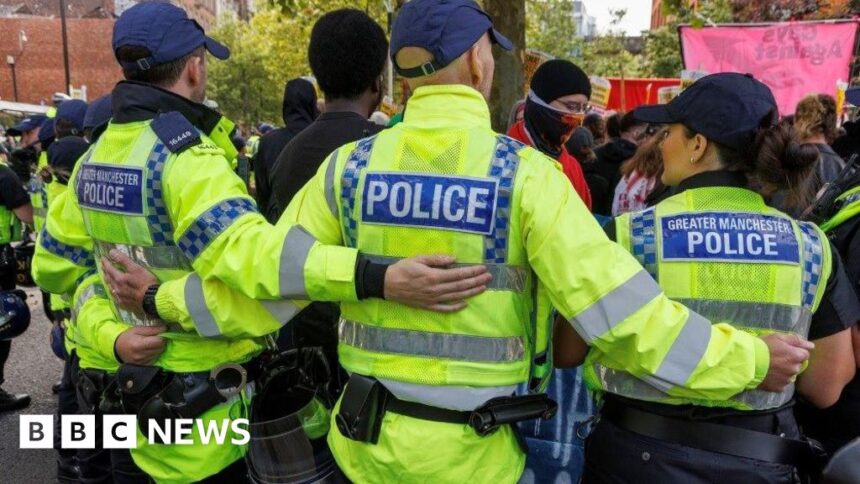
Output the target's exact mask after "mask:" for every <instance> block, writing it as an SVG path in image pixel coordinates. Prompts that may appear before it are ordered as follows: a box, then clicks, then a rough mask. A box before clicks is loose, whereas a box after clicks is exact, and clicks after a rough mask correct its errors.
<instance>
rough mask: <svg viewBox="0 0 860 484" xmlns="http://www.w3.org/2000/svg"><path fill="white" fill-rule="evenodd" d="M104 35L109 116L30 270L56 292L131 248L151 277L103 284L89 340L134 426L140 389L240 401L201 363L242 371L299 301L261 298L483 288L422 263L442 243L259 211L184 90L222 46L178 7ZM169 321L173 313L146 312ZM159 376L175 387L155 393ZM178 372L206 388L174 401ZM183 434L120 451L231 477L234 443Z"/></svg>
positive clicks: (214, 416)
mask: <svg viewBox="0 0 860 484" xmlns="http://www.w3.org/2000/svg"><path fill="white" fill-rule="evenodd" d="M168 31H169V33H170V35H167V32H168ZM113 45H114V50H115V53H116V56H117V59H118V61H119V62H120V64H121V65H122V67H123V72H124V75H125V77H126V78H127V79H128V81H125V82H121V83H119V84H118V85H117V87H116V88H115V89H114V91H113V93H112V106H113V118H112V122H111V124H110V125H109V126H108V128H107V129H106V130H105V132H104V133H103V134H102V136H101V138H99V140H98V142H97V143H96V144H95V145H94V146H93V147H92V148H91V149H90V150H89V151H88V152H87V154H86V155H85V156H84V157H83V158H82V160H81V161H80V162H79V164H78V166H77V167H76V169H75V171H74V173H73V174H72V177H71V179H70V185H71V186H73V187H74V191H68V192H66V193H64V194H61V195H60V196H59V197H58V198H57V199H56V200H55V201H54V203H52V204H51V207H50V216H49V217H48V220H47V224H46V227H45V230H43V231H42V232H41V233H40V235H39V241H38V247H37V250H36V255H35V260H36V262H37V265H38V267H39V270H38V271H36V274H35V276H36V277H35V278H36V281H37V282H38V283H39V284H40V286H42V287H43V288H46V289H48V290H50V291H52V292H57V293H65V292H69V291H71V290H72V289H73V288H75V287H77V285H78V284H79V282H80V281H81V280H83V279H84V278H85V277H86V276H87V275H88V272H89V271H91V270H92V269H93V268H95V267H97V268H98V271H99V273H100V275H101V276H102V277H101V279H102V280H104V277H105V274H108V273H110V272H111V271H113V268H112V267H110V266H111V265H112V264H114V263H118V264H122V263H125V262H131V260H132V259H131V258H134V260H136V261H137V262H139V263H141V264H142V265H143V266H145V267H146V268H147V269H149V270H151V271H152V272H154V273H155V276H157V279H156V283H154V284H151V285H149V287H148V288H146V290H145V291H143V292H145V294H143V293H141V294H140V296H142V299H143V304H142V307H141V306H138V307H137V308H136V311H129V310H125V309H122V308H121V307H119V305H117V304H114V303H116V302H117V299H116V298H117V296H116V295H115V294H114V293H109V297H110V300H111V301H110V302H111V303H112V307H113V309H114V311H113V312H114V315H115V318H116V320H117V321H121V323H122V326H121V327H122V328H123V330H122V331H118V332H117V331H115V329H116V328H115V327H114V328H113V329H104V330H99V331H97V334H98V341H99V343H100V350H101V351H104V345H109V346H110V350H113V349H114V348H115V351H116V355H117V356H118V357H119V359H120V362H121V363H125V364H124V365H122V366H121V367H120V369H119V370H118V372H117V380H118V383H119V384H120V385H121V386H122V388H123V401H122V403H123V406H124V411H125V412H126V413H133V414H135V413H137V414H139V416H140V417H141V419H140V420H141V422H143V423H144V426H145V429H144V430H147V429H148V421H149V419H148V418H147V417H148V416H154V417H156V418H162V417H163V416H164V415H163V414H160V413H158V414H150V413H145V412H150V411H152V412H156V411H157V409H164V408H168V407H166V406H154V405H146V406H144V405H143V404H144V403H146V402H150V400H149V399H150V398H156V397H157V398H158V400H157V401H159V402H162V403H179V402H180V401H181V403H183V404H185V405H186V406H185V407H184V408H188V409H193V410H187V412H191V413H183V414H181V416H184V417H188V418H199V419H201V421H202V425H204V426H207V425H208V424H209V423H210V422H211V423H213V424H215V425H219V424H220V423H221V422H222V421H223V420H224V419H226V418H228V417H233V418H235V417H240V416H243V415H246V411H247V403H248V395H246V392H245V387H244V386H242V385H237V386H235V387H233V389H234V390H235V391H231V392H228V393H227V394H225V393H222V392H220V391H216V390H214V381H213V378H212V377H210V375H211V374H212V373H213V370H215V372H214V373H215V374H216V375H217V374H218V373H219V372H220V371H221V370H224V371H233V372H235V371H239V370H236V366H237V364H244V365H245V367H243V369H242V370H241V371H242V372H247V371H252V366H253V365H252V364H251V362H252V360H253V358H254V357H255V355H257V354H259V352H260V351H261V350H262V348H263V344H262V341H261V340H260V338H259V337H260V336H262V335H265V334H267V333H270V332H272V331H275V330H277V329H278V328H279V327H280V326H281V325H282V324H283V323H284V322H285V321H287V320H289V318H290V317H292V316H293V315H294V314H295V313H296V312H298V310H299V306H298V305H297V304H294V303H292V302H290V301H274V300H275V299H280V298H286V297H294V298H309V299H318V300H339V299H343V300H351V301H355V300H357V299H359V298H368V297H382V296H385V297H387V298H391V299H394V300H398V301H401V302H405V303H409V304H413V305H417V306H420V307H426V308H433V309H437V310H446V311H453V310H457V309H460V308H462V307H463V306H464V303H463V302H462V300H463V299H464V298H466V297H468V296H469V295H471V294H475V293H477V292H480V291H482V290H483V287H482V286H483V284H485V283H486V281H487V280H489V275H488V274H486V270H485V269H484V268H461V269H452V270H447V271H445V270H441V269H436V268H433V267H428V266H431V265H437V266H446V265H449V264H451V263H452V262H453V260H454V259H453V258H451V257H442V256H439V257H428V258H424V259H413V260H409V261H402V262H398V263H396V264H392V265H389V264H385V263H377V262H373V261H370V260H367V259H365V258H363V257H360V256H359V254H358V253H357V251H355V250H354V249H348V248H343V247H326V246H323V245H322V244H320V243H318V242H317V241H316V240H314V238H313V237H312V236H310V235H309V234H308V233H307V231H305V230H304V229H303V228H302V227H300V226H296V225H291V224H289V223H285V224H280V225H278V226H277V227H272V226H270V225H268V224H267V223H266V222H265V219H264V218H263V217H262V216H261V215H260V214H259V213H258V212H257V208H256V206H255V205H254V204H253V201H252V200H251V198H250V197H249V196H248V194H247V192H246V191H245V189H244V186H243V184H242V182H241V180H239V179H238V178H237V177H236V176H235V175H233V174H232V173H231V171H230V164H229V160H231V159H232V158H234V157H235V154H236V152H235V149H234V148H233V146H232V144H231V142H230V139H229V134H230V133H231V131H232V128H233V124H232V123H231V122H230V121H228V120H227V119H225V118H223V117H222V116H220V115H219V114H218V113H217V112H214V111H212V110H210V109H209V108H207V107H205V106H204V105H202V104H200V102H201V101H203V99H204V98H205V81H206V57H205V52H206V51H209V52H210V53H212V54H213V55H214V56H215V57H216V58H220V59H224V58H226V57H227V56H228V55H229V51H228V50H227V48H226V47H224V46H223V45H221V44H219V43H218V42H216V41H214V40H212V39H211V38H209V37H206V36H205V34H204V32H203V30H202V29H201V28H200V26H199V25H198V24H197V23H196V22H194V21H193V20H191V19H189V18H188V17H187V16H186V14H185V12H184V11H183V10H181V9H179V8H178V7H175V6H173V5H170V4H168V3H163V2H144V3H140V4H137V5H135V6H133V7H132V8H130V9H128V10H127V11H125V12H124V13H123V15H122V16H121V17H120V18H119V19H118V20H117V23H116V25H115V28H114V38H113ZM107 257H110V258H111V259H112V260H108V259H107ZM106 265H107V267H106ZM114 272H116V271H114ZM144 272H145V271H144ZM147 274H148V273H147ZM159 283H160V284H159ZM171 283H172V284H171ZM434 283H436V284H434ZM230 288H232V289H235V290H238V291H240V292H241V293H242V294H243V295H244V296H243V297H245V300H244V302H243V303H242V305H241V306H239V309H238V310H233V311H232V312H231V313H229V314H227V316H230V317H229V318H228V317H225V314H224V311H223V306H222V305H221V304H220V298H221V296H222V293H224V292H229V289H230ZM219 291H220V292H219ZM248 297H254V298H258V299H264V300H266V301H264V303H259V302H256V301H253V300H251V299H248ZM234 309H235V308H234ZM183 313H184V314H188V315H190V317H188V318H184V319H183V318H182V316H181V314H183ZM178 319H181V320H182V321H183V322H184V323H185V324H184V325H182V324H180V325H172V326H171V327H169V328H167V327H165V326H164V325H162V324H160V321H161V320H166V321H174V320H178ZM88 324H93V321H90V320H88V319H87V318H84V319H82V320H81V321H79V322H78V327H79V328H81V331H82V332H85V333H86V332H87V331H88V330H87V329H84V328H83V327H84V326H86V325H88ZM131 364H133V365H135V366H132V365H131ZM153 365H155V366H153ZM230 368H232V370H229V369H230ZM166 381H173V382H175V383H176V385H181V387H177V386H175V385H174V387H171V388H172V392H168V393H165V394H161V393H160V392H161V390H164V386H163V385H164V384H165V383H164V382H166ZM191 386H196V387H203V388H207V391H206V392H203V393H202V394H201V393H198V392H191V393H193V395H191V394H189V395H188V396H187V399H186V393H185V391H184V390H189V389H190V387H191ZM144 397H146V398H144ZM229 437H232V435H228V438H229ZM191 438H192V439H193V442H194V444H192V445H162V444H151V443H149V442H148V441H147V439H145V438H144V437H143V436H139V439H138V442H139V446H138V447H137V448H136V449H133V450H132V456H133V458H134V460H135V463H136V464H138V465H139V466H140V468H141V469H143V470H144V471H145V472H146V473H148V474H150V475H151V476H152V477H153V478H154V479H155V480H158V481H182V482H188V481H198V480H203V479H212V480H219V481H230V482H232V481H240V480H242V479H243V478H244V477H243V476H244V474H245V470H244V465H243V463H242V461H241V459H240V458H241V457H242V455H243V453H244V451H243V448H242V447H241V446H230V445H223V446H219V445H214V444H209V445H206V444H204V443H203V442H202V441H201V439H200V436H199V435H198V434H197V433H194V434H193V435H192V436H191Z"/></svg>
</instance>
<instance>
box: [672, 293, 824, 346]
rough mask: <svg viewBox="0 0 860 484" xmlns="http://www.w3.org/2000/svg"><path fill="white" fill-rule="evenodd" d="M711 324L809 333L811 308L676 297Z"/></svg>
mask: <svg viewBox="0 0 860 484" xmlns="http://www.w3.org/2000/svg"><path fill="white" fill-rule="evenodd" d="M676 301H678V302H679V303H681V304H683V305H684V306H687V307H688V308H690V309H692V310H693V311H696V312H697V313H699V314H701V315H702V316H704V317H705V318H706V319H709V320H710V321H711V322H713V323H714V324H716V323H728V324H731V325H732V326H734V327H741V328H748V329H761V330H769V331H782V332H786V333H797V334H799V335H801V336H803V337H806V335H808V334H809V326H810V324H811V322H812V312H810V311H809V309H807V308H804V307H800V306H791V305H789V304H774V303H762V302H745V301H721V300H719V299H676Z"/></svg>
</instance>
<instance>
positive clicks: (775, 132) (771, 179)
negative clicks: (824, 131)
mask: <svg viewBox="0 0 860 484" xmlns="http://www.w3.org/2000/svg"><path fill="white" fill-rule="evenodd" d="M755 146H756V153H757V156H756V170H755V174H756V176H757V177H758V179H759V181H761V182H763V183H766V184H768V185H771V186H772V187H774V188H776V189H788V190H793V191H794V190H797V189H798V188H799V187H800V186H801V185H803V183H804V182H805V181H806V179H807V178H808V177H809V176H810V175H811V174H812V170H813V169H814V168H815V163H816V162H817V161H818V156H819V153H818V148H816V147H815V145H813V144H800V143H797V142H796V141H795V139H794V136H793V133H792V131H791V127H789V126H786V125H779V126H774V127H771V128H767V129H763V130H761V131H760V132H759V134H758V136H757V137H756V143H755Z"/></svg>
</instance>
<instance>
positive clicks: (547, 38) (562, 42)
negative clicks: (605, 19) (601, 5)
mask: <svg viewBox="0 0 860 484" xmlns="http://www.w3.org/2000/svg"><path fill="white" fill-rule="evenodd" d="M526 45H527V46H528V48H529V49H534V50H538V51H540V52H543V53H545V54H549V55H551V56H553V57H558V58H560V59H572V58H574V57H576V56H577V55H578V53H579V52H580V50H581V48H582V41H581V39H579V38H577V37H576V25H575V24H574V22H573V1H572V0H528V1H527V2H526Z"/></svg>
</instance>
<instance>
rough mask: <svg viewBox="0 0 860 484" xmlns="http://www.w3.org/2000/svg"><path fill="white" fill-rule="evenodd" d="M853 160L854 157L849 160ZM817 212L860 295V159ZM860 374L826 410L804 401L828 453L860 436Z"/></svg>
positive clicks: (854, 94) (805, 416)
mask: <svg viewBox="0 0 860 484" xmlns="http://www.w3.org/2000/svg"><path fill="white" fill-rule="evenodd" d="M845 98H846V99H847V101H848V102H850V103H851V104H853V105H855V106H860V89H858V88H852V89H849V90H848V91H847V92H846V93H845ZM849 160H850V158H849ZM821 198H822V200H821V201H819V202H818V207H817V210H816V211H815V215H816V217H815V219H816V221H819V222H821V229H822V230H824V232H825V233H827V235H828V237H829V238H830V239H831V240H832V241H833V246H834V247H835V248H836V250H838V251H839V254H840V255H841V256H842V258H843V260H844V261H845V271H846V272H847V273H848V277H849V279H850V280H851V281H852V282H853V284H854V290H855V292H856V293H857V294H860V160H855V161H854V164H853V165H850V166H847V167H846V170H845V171H843V173H842V174H841V175H840V177H839V178H838V179H837V180H835V181H834V183H833V184H832V185H831V187H828V189H827V190H825V192H824V193H823V194H822V196H821ZM852 333H853V338H854V352H855V353H854V354H855V358H856V359H857V366H858V367H860V326H858V325H855V326H854V327H853V328H852ZM858 408H860V372H859V373H857V375H855V377H854V379H853V380H851V382H849V383H848V384H847V385H846V386H845V389H844V390H843V391H842V395H841V396H840V397H839V400H838V401H837V402H836V403H835V404H833V405H832V406H830V407H827V408H825V409H819V408H815V406H813V405H810V404H808V403H806V402H800V404H799V405H798V406H797V407H796V409H795V413H796V415H797V419H798V421H799V422H800V425H801V427H802V428H803V431H804V433H805V434H806V435H809V436H810V437H812V438H814V439H816V440H818V441H820V442H821V443H822V445H824V448H825V449H827V451H828V453H830V454H831V455H832V454H834V453H835V452H836V451H837V450H838V449H839V448H840V447H843V446H845V445H847V444H848V443H849V442H851V441H852V440H854V439H856V438H858V437H860V412H858V411H857V410H858Z"/></svg>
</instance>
